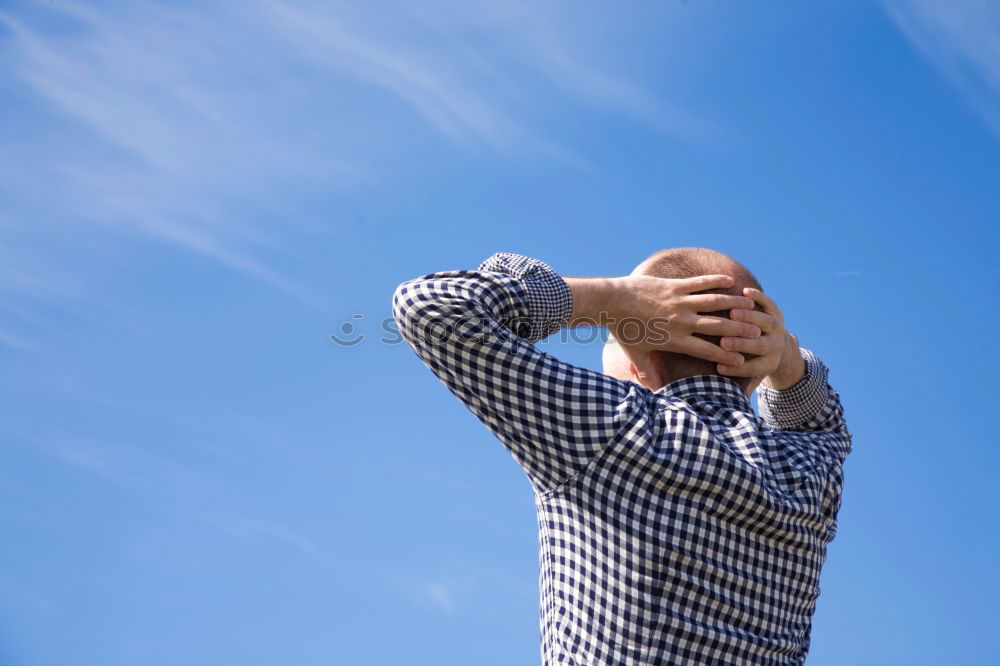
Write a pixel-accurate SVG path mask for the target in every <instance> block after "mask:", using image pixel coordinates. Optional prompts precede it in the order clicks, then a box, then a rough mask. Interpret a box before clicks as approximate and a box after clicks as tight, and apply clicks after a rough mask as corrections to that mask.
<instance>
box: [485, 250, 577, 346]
mask: <svg viewBox="0 0 1000 666" xmlns="http://www.w3.org/2000/svg"><path fill="white" fill-rule="evenodd" d="M479 270H480V271H488V272H494V273H505V274H507V275H510V276H511V277H513V278H515V279H516V280H517V282H518V284H519V285H520V286H521V288H522V289H523V293H522V294H521V296H522V298H523V301H524V308H525V310H526V316H524V317H520V318H518V319H517V320H516V321H512V322H509V323H508V325H509V327H510V328H511V330H513V331H514V332H515V333H516V334H517V335H518V336H520V337H522V338H524V339H526V340H529V341H531V342H534V341H536V340H541V339H542V338H544V337H547V336H549V335H551V334H553V333H555V332H556V331H558V330H559V329H561V328H562V327H563V326H565V325H566V322H568V321H569V317H570V314H571V312H572V310H573V294H572V292H571V291H570V288H569V285H567V284H566V281H565V280H563V279H562V277H560V275H559V274H558V273H556V272H555V271H554V270H552V268H551V267H550V266H549V265H548V264H546V263H545V262H544V261H540V260H538V259H532V258H531V257H525V256H522V255H519V254H512V253H510V252H498V253H497V254H494V255H493V256H492V257H490V258H489V259H487V260H486V261H484V262H483V263H482V264H481V265H480V266H479Z"/></svg>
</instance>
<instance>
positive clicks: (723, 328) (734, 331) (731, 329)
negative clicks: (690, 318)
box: [694, 315, 761, 338]
mask: <svg viewBox="0 0 1000 666" xmlns="http://www.w3.org/2000/svg"><path fill="white" fill-rule="evenodd" d="M694 332H695V333H701V334H703V335H719V336H723V335H727V336H732V337H734V338H737V337H738V338H759V337H760V333H761V331H760V328H758V327H757V326H756V325H754V324H748V323H747V322H743V321H733V320H732V319H726V318H725V317H710V316H708V315H701V316H699V317H698V319H697V320H696V321H695V323H694Z"/></svg>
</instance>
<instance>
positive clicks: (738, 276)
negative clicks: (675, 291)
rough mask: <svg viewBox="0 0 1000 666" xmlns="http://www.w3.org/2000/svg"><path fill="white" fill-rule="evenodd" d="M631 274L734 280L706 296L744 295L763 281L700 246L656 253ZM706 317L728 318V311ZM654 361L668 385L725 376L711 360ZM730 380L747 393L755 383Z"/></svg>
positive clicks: (664, 355) (665, 357) (666, 356)
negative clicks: (688, 378) (713, 276)
mask: <svg viewBox="0 0 1000 666" xmlns="http://www.w3.org/2000/svg"><path fill="white" fill-rule="evenodd" d="M632 274H633V275H650V276H653V277H661V278H671V279H683V278H691V277H697V276H699V275H729V276H731V277H732V278H733V286H732V287H729V288H728V289H710V290H708V291H706V292H699V293H707V294H732V295H735V296H742V295H743V289H744V288H745V287H753V288H756V289H761V286H760V282H758V281H757V278H756V277H754V275H753V273H751V272H750V270H749V269H748V268H747V267H746V266H744V265H743V264H741V263H740V262H738V261H736V260H735V259H733V258H732V257H730V256H728V255H725V254H722V253H721V252H716V251H715V250H708V249H705V248H699V247H675V248H671V249H669V250H662V251H660V252H657V253H656V254H654V255H652V256H651V257H649V258H648V259H646V260H645V261H643V262H642V263H641V264H639V265H638V266H636V268H635V270H634V271H632ZM755 309H756V310H760V309H761V307H760V306H759V305H758V306H757V307H756V308H755ZM704 314H710V315H713V316H716V317H725V318H727V319H728V318H729V310H722V311H719V312H706V313H704ZM695 335H697V336H698V337H700V338H704V339H705V340H708V341H710V342H712V343H714V344H719V340H720V338H718V337H716V336H708V335H701V334H698V333H696V334H695ZM744 358H746V359H750V358H751V356H750V355H749V354H744ZM654 362H655V363H656V364H657V370H658V371H659V373H660V377H661V378H662V379H663V381H664V383H665V384H669V383H671V382H675V381H677V380H678V379H683V378H684V377H693V376H695V375H719V376H726V375H721V373H719V371H718V370H717V368H716V364H715V363H714V362H712V361H705V360H702V359H699V358H694V357H693V356H688V355H687V354H680V353H677V352H667V351H660V352H654ZM731 379H734V380H736V381H737V382H739V384H740V386H742V387H743V389H744V390H746V389H747V388H748V387H749V386H750V383H751V381H752V379H751V378H750V377H731Z"/></svg>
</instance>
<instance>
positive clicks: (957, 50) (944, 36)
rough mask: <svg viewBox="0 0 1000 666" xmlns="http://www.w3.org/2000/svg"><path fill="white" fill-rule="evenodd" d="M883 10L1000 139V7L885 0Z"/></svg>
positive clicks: (951, 0)
mask: <svg viewBox="0 0 1000 666" xmlns="http://www.w3.org/2000/svg"><path fill="white" fill-rule="evenodd" d="M885 7H886V9H887V11H888V13H889V15H890V16H892V18H893V19H894V20H895V22H896V23H897V25H898V26H899V27H900V29H901V30H902V31H903V32H904V33H905V34H906V36H907V37H908V38H909V39H910V41H912V42H913V44H914V45H915V46H916V48H917V49H919V50H920V52H921V53H922V54H923V55H924V56H926V57H927V58H928V59H929V60H930V61H931V62H932V63H933V64H934V65H935V66H936V67H937V68H939V69H940V70H941V71H942V72H943V73H944V74H945V76H947V77H948V79H949V80H950V81H951V82H952V84H954V85H955V86H956V87H957V88H958V90H959V91H960V92H961V93H962V95H963V96H964V97H965V98H966V100H968V102H969V103H970V104H971V105H972V106H973V107H974V108H975V109H976V111H977V112H978V113H979V114H980V115H981V116H982V118H983V120H984V121H985V122H986V124H987V125H988V126H989V128H990V129H991V130H992V131H993V133H994V134H995V135H996V136H997V137H998V138H1000V4H998V3H996V2H989V1H987V0H885Z"/></svg>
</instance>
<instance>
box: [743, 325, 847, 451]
mask: <svg viewBox="0 0 1000 666" xmlns="http://www.w3.org/2000/svg"><path fill="white" fill-rule="evenodd" d="M828 374H829V371H828V370H827V367H826V365H824V363H823V362H822V361H821V360H820V359H819V357H817V356H816V355H815V354H814V353H813V352H811V351H810V350H808V349H800V348H799V343H798V340H797V339H796V338H795V336H794V335H791V334H789V335H788V344H787V352H786V353H785V357H784V358H783V359H782V362H781V365H779V367H778V370H776V371H775V372H774V373H772V374H770V375H768V376H767V378H766V379H765V380H764V382H763V383H762V384H761V385H760V387H759V388H758V389H757V396H758V407H759V409H760V415H761V417H762V418H763V419H764V420H765V421H767V422H768V423H770V424H771V425H773V426H774V427H776V428H782V429H784V430H802V431H827V432H835V431H836V432H844V433H846V432H847V426H846V424H845V422H844V410H843V408H842V407H841V404H840V396H839V395H837V392H836V391H835V390H833V387H832V386H830V383H829V382H828V380H827V376H828Z"/></svg>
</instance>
